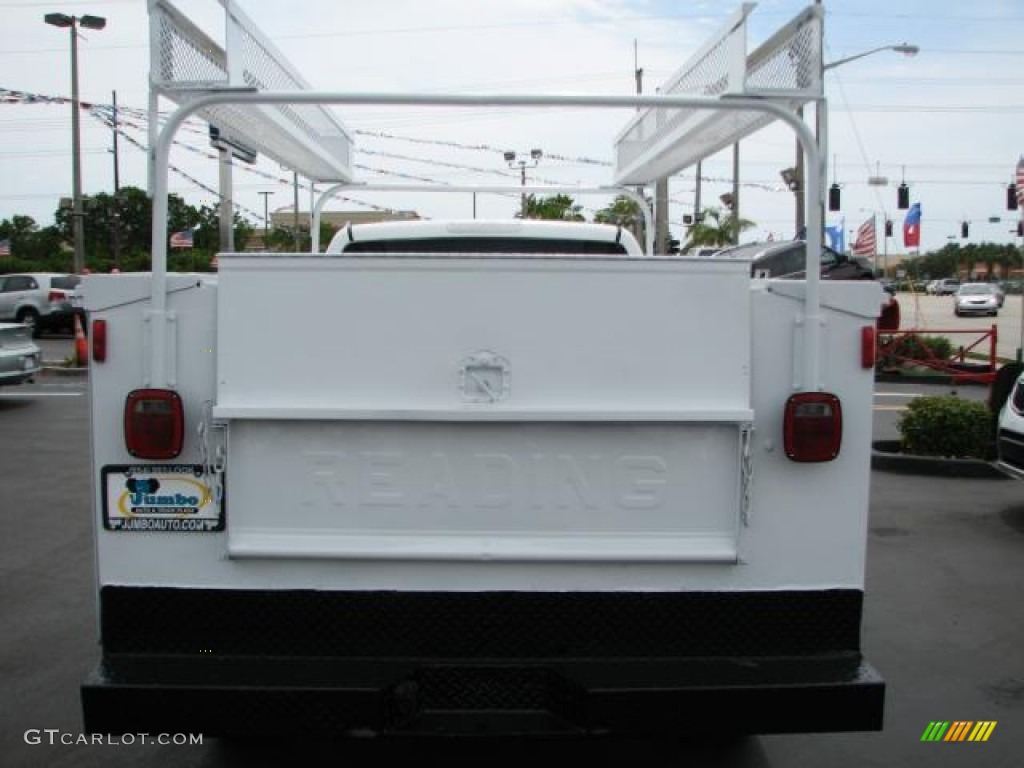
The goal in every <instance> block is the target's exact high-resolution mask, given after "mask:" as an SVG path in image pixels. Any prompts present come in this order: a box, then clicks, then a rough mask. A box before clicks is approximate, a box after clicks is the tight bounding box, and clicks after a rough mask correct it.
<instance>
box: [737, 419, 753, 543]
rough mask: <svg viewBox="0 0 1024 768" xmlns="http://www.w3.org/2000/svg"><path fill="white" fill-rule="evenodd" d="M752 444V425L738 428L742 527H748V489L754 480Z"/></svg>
mask: <svg viewBox="0 0 1024 768" xmlns="http://www.w3.org/2000/svg"><path fill="white" fill-rule="evenodd" d="M753 443H754V425H753V424H744V425H742V426H741V427H740V520H741V522H742V523H743V526H744V527H745V528H746V527H749V526H750V488H751V485H752V484H753V480H754V462H753V460H752V458H751V455H750V451H751V446H752V445H753Z"/></svg>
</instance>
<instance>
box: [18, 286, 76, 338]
mask: <svg viewBox="0 0 1024 768" xmlns="http://www.w3.org/2000/svg"><path fill="white" fill-rule="evenodd" d="M80 282H81V278H80V277H79V276H78V275H68V274H60V273H52V272H33V273H22V274H15V275H0V322H15V323H21V324H23V325H26V326H28V327H29V328H30V329H31V330H32V333H33V335H35V334H37V333H38V332H39V331H40V330H44V329H46V330H58V329H62V328H71V327H73V324H74V318H75V315H76V314H81V312H82V310H81V309H80V308H79V307H78V306H76V302H75V297H76V295H77V290H78V284H79V283H80Z"/></svg>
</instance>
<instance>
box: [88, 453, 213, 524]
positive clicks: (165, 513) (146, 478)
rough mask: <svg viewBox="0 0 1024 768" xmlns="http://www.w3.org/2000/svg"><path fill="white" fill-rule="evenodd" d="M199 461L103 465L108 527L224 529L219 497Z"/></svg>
mask: <svg viewBox="0 0 1024 768" xmlns="http://www.w3.org/2000/svg"><path fill="white" fill-rule="evenodd" d="M219 497H220V494H218V493H217V492H216V491H215V490H214V488H213V487H212V486H211V484H210V483H209V482H208V478H207V476H206V475H205V474H204V472H203V467H202V465H201V464H169V465H165V466H159V465H149V464H142V465H120V464H118V465H111V466H106V467H104V468H103V527H104V528H106V529H107V530H108V531H197V532H210V531H223V530H224V505H223V503H222V499H221V498H219Z"/></svg>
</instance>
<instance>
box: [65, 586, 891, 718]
mask: <svg viewBox="0 0 1024 768" xmlns="http://www.w3.org/2000/svg"><path fill="white" fill-rule="evenodd" d="M101 598H102V629H103V643H104V648H103V650H104V657H103V661H102V663H101V664H100V666H99V667H98V668H97V670H96V672H95V673H94V674H93V676H92V677H91V678H90V679H89V680H88V681H87V682H86V683H85V684H84V685H83V687H82V700H83V709H84V714H85V725H86V730H87V731H90V732H121V733H123V732H164V733H170V732H199V731H201V732H203V733H207V734H210V735H238V736H244V735H264V736H279V737H286V738H293V737H296V736H300V735H303V736H304V735H317V736H321V737H344V736H349V735H359V734H367V733H373V734H402V735H407V734H453V733H481V732H486V733H502V734H507V733H530V734H538V733H541V734H579V733H587V734H589V733H609V732H611V733H623V734H630V733H632V734H643V733H649V734H678V733H683V732H687V731H715V732H723V731H724V732H762V733H767V732H786V731H832V730H837V731H838V730H873V729H878V728H880V727H881V721H882V707H883V699H884V691H885V686H884V683H883V682H882V681H881V679H880V678H879V677H878V675H877V674H876V673H875V672H874V670H872V669H871V668H870V666H868V665H867V664H866V663H865V662H864V661H863V659H862V658H861V656H860V652H859V627H860V612H861V600H862V596H861V593H860V592H858V591H853V590H828V591H821V592H760V593H750V592H748V593H737V592H732V593H677V594H665V593H644V594H637V593H542V594H537V593H326V592H309V591H291V592H288V591H284V592H273V591H253V592H246V591H209V590H175V589H155V588H121V587H107V588H104V589H103V591H102V594H101Z"/></svg>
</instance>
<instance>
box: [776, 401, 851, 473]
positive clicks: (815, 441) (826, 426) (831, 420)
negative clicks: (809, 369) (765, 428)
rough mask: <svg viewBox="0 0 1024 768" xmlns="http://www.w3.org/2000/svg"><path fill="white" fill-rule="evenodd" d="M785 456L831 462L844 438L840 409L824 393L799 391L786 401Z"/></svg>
mask: <svg viewBox="0 0 1024 768" xmlns="http://www.w3.org/2000/svg"><path fill="white" fill-rule="evenodd" d="M782 429H783V433H784V436H785V448H786V455H787V456H788V457H789V458H790V459H791V460H792V461H802V462H818V461H832V460H833V459H834V458H835V457H836V456H838V455H839V446H840V444H841V443H842V441H843V409H842V406H841V405H840V403H839V398H838V397H836V396H835V395H832V394H829V393H827V392H801V393H799V394H796V395H793V396H792V397H790V398H789V400H787V401H786V415H785V418H784V419H783V426H782Z"/></svg>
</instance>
